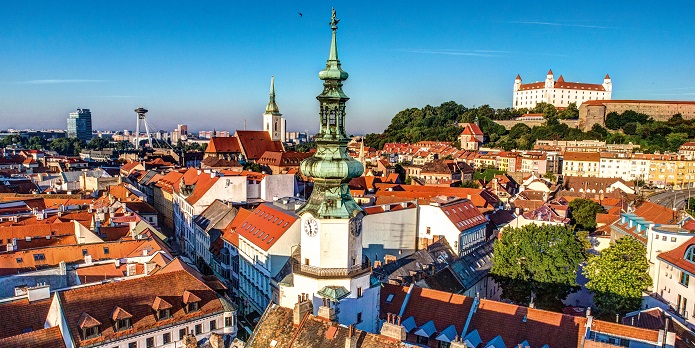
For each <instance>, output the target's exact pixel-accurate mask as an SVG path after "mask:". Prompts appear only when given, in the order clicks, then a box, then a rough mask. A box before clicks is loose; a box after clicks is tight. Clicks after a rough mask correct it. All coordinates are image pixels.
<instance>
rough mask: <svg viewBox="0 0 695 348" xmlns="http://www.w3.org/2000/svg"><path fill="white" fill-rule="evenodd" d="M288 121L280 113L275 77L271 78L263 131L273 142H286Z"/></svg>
mask: <svg viewBox="0 0 695 348" xmlns="http://www.w3.org/2000/svg"><path fill="white" fill-rule="evenodd" d="M286 127H287V124H286V120H285V119H284V118H283V117H282V114H281V113H280V108H278V104H277V103H275V76H272V77H271V78H270V101H268V106H266V107H265V112H264V113H263V130H264V131H266V132H268V134H270V139H271V140H272V141H281V142H283V143H284V142H285V140H286V139H285V130H286Z"/></svg>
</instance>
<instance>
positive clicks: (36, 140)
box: [27, 136, 46, 150]
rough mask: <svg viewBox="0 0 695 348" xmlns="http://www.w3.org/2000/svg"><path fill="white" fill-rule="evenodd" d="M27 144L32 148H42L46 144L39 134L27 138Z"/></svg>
mask: <svg viewBox="0 0 695 348" xmlns="http://www.w3.org/2000/svg"><path fill="white" fill-rule="evenodd" d="M27 146H28V147H29V148H30V149H32V150H42V149H43V148H44V147H45V146H46V140H45V139H44V138H42V137H39V136H33V137H31V138H29V142H28V143H27Z"/></svg>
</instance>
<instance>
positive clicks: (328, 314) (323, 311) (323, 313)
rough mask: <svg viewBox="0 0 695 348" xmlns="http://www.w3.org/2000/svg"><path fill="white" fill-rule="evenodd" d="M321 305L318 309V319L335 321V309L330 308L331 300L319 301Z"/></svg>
mask: <svg viewBox="0 0 695 348" xmlns="http://www.w3.org/2000/svg"><path fill="white" fill-rule="evenodd" d="M321 300H322V304H321V307H319V313H318V315H319V317H321V318H324V319H328V320H330V321H335V308H331V300H329V299H327V298H324V299H321Z"/></svg>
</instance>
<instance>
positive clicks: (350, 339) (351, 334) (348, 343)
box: [345, 325, 357, 348]
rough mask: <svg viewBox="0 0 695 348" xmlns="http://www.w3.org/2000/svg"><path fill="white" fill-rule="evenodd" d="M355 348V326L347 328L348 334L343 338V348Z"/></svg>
mask: <svg viewBox="0 0 695 348" xmlns="http://www.w3.org/2000/svg"><path fill="white" fill-rule="evenodd" d="M356 347H357V335H356V333H355V326H354V325H350V326H348V334H347V337H345V348H356Z"/></svg>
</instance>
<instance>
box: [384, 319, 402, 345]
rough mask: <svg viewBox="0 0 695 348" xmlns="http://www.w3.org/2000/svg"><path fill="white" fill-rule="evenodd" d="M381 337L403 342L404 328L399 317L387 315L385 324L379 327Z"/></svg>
mask: <svg viewBox="0 0 695 348" xmlns="http://www.w3.org/2000/svg"><path fill="white" fill-rule="evenodd" d="M381 335H382V336H386V337H389V338H393V339H396V340H399V341H405V337H406V332H405V327H403V325H401V317H399V316H397V315H395V314H391V313H387V314H386V322H384V324H383V325H382V326H381Z"/></svg>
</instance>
